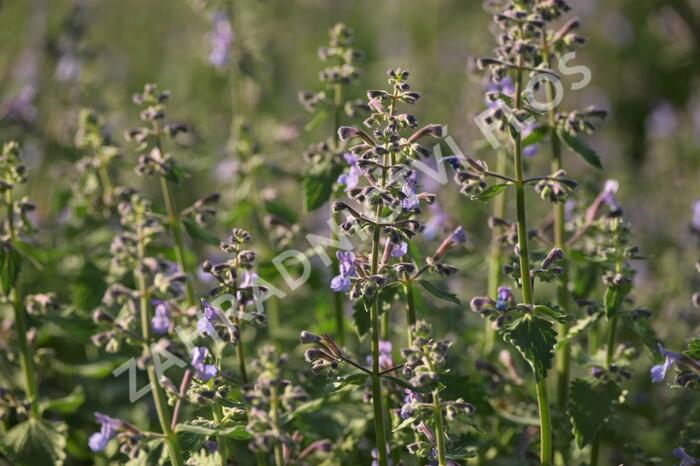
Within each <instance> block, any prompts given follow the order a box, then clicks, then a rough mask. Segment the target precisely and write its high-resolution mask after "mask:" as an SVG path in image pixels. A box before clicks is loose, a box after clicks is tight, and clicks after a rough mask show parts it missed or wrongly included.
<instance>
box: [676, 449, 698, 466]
mask: <svg viewBox="0 0 700 466" xmlns="http://www.w3.org/2000/svg"><path fill="white" fill-rule="evenodd" d="M673 456H675V457H676V458H678V459H680V460H681V463H680V464H679V465H678V466H696V465H700V459H698V458H695V457H694V456H690V455H689V454H688V453H687V452H686V451H685V448H683V447H678V448H676V449H674V450H673Z"/></svg>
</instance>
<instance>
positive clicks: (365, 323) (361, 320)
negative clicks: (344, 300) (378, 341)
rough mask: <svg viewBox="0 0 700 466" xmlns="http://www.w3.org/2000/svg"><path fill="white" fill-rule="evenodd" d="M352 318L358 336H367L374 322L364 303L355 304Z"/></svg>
mask: <svg viewBox="0 0 700 466" xmlns="http://www.w3.org/2000/svg"><path fill="white" fill-rule="evenodd" d="M352 318H353V322H354V323H355V330H356V331H357V334H358V335H359V336H360V337H362V336H364V335H367V332H369V327H370V325H371V323H372V322H371V320H370V317H369V311H368V310H367V309H366V308H365V304H364V301H362V300H360V301H358V302H357V303H355V306H354V307H353V313H352Z"/></svg>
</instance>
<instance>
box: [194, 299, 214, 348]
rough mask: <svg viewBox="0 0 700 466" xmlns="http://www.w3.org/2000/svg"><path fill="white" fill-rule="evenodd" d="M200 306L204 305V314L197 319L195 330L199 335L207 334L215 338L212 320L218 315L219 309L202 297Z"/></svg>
mask: <svg viewBox="0 0 700 466" xmlns="http://www.w3.org/2000/svg"><path fill="white" fill-rule="evenodd" d="M202 306H203V307H204V316H203V317H202V318H201V319H199V320H198V321H197V332H199V334H200V335H209V336H210V337H212V338H215V337H216V335H217V333H216V329H215V328H214V322H215V321H216V319H217V318H218V317H219V311H217V310H216V308H215V307H214V306H212V305H211V304H209V302H208V301H206V300H204V299H203V300H202Z"/></svg>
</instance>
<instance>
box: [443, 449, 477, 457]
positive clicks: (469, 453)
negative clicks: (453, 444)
mask: <svg viewBox="0 0 700 466" xmlns="http://www.w3.org/2000/svg"><path fill="white" fill-rule="evenodd" d="M475 456H476V450H474V449H473V448H467V447H462V448H457V449H455V450H450V451H448V452H447V453H446V454H445V458H447V459H448V460H466V459H469V458H474V457H475Z"/></svg>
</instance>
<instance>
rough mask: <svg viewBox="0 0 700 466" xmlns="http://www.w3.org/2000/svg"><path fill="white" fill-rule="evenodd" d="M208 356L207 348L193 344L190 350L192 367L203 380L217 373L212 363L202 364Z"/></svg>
mask: <svg viewBox="0 0 700 466" xmlns="http://www.w3.org/2000/svg"><path fill="white" fill-rule="evenodd" d="M208 356H209V350H208V349H206V348H205V347H203V346H195V347H194V349H193V350H192V367H194V369H195V373H196V375H197V377H198V378H199V379H201V380H202V381H203V382H206V381H208V380H209V379H211V378H212V377H215V376H216V374H217V373H218V370H217V369H216V366H214V365H213V364H204V361H205V360H206V359H207V357H208Z"/></svg>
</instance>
